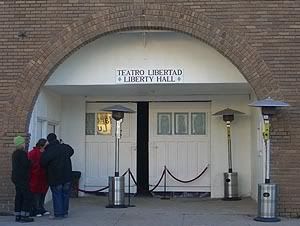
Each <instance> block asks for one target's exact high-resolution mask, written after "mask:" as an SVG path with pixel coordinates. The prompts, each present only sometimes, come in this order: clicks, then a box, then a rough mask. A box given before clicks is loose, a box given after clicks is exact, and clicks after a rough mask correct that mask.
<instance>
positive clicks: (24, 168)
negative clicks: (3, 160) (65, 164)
mask: <svg viewBox="0 0 300 226" xmlns="http://www.w3.org/2000/svg"><path fill="white" fill-rule="evenodd" d="M14 144H15V146H16V150H15V151H14V152H13V154H12V175H11V180H12V182H13V183H14V185H15V189H16V196H15V215H16V221H17V222H23V223H25V222H32V221H34V219H33V218H30V217H29V211H30V207H31V201H32V200H31V193H30V189H29V172H30V167H31V162H30V160H29V159H28V157H27V153H26V151H25V139H24V138H23V137H22V136H17V137H15V138H14Z"/></svg>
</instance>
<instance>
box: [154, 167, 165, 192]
mask: <svg viewBox="0 0 300 226" xmlns="http://www.w3.org/2000/svg"><path fill="white" fill-rule="evenodd" d="M165 174H166V168H165V169H164V171H163V173H162V175H161V177H160V179H159V181H158V183H157V184H156V185H155V186H154V188H152V189H151V190H150V192H153V191H154V190H155V189H156V188H157V187H158V185H159V184H160V182H161V180H162V179H163V177H164V175H165Z"/></svg>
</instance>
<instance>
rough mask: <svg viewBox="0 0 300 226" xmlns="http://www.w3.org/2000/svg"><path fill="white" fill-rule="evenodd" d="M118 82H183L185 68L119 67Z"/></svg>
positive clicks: (117, 71)
mask: <svg viewBox="0 0 300 226" xmlns="http://www.w3.org/2000/svg"><path fill="white" fill-rule="evenodd" d="M116 83H117V84H158V83H183V69H180V68H176V69H174V68H172V69H170V68H164V69H117V70H116Z"/></svg>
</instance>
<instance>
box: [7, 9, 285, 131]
mask: <svg viewBox="0 0 300 226" xmlns="http://www.w3.org/2000/svg"><path fill="white" fill-rule="evenodd" d="M140 29H154V30H160V29H163V30H171V31H177V32H181V33H185V34H188V35H190V36H193V37H195V38H197V39H199V40H201V41H204V42H205V43H207V44H209V45H210V46H212V47H213V48H215V49H216V50H218V51H219V52H220V53H221V54H222V55H224V56H225V57H226V58H228V59H229V60H230V61H231V62H232V63H233V64H234V65H235V66H236V67H237V68H238V69H239V70H240V72H241V73H242V74H243V75H244V77H245V78H246V80H247V81H248V82H249V83H250V85H251V87H252V88H253V89H254V92H255V93H256V95H257V97H258V98H262V97H265V96H267V95H272V96H273V97H274V96H275V97H276V96H277V97H278V96H279V97H281V96H282V95H280V91H279V88H278V85H277V84H276V82H275V81H274V79H273V77H272V74H271V72H270V70H269V69H268V66H267V65H266V64H265V63H264V61H263V59H262V58H261V57H260V56H259V55H258V53H257V52H256V50H255V48H253V47H251V46H250V45H249V44H248V43H247V41H246V39H245V38H244V37H242V36H240V35H238V34H235V33H234V31H232V30H228V29H226V28H225V27H224V26H222V24H219V23H217V22H215V21H213V20H211V19H209V18H208V17H206V16H204V15H201V14H200V13H197V12H195V11H193V10H191V9H186V8H178V7H175V6H172V7H170V6H166V5H165V6H163V5H147V4H146V5H134V6H123V7H117V8H110V9H108V10H106V11H102V12H100V13H98V14H95V15H92V16H88V17H86V18H85V19H83V20H80V21H77V22H75V23H73V24H71V25H69V26H68V27H66V28H65V29H64V30H62V31H61V32H60V33H59V34H55V35H54V37H53V38H52V39H51V40H49V41H48V42H47V43H46V44H45V45H44V46H43V47H42V48H41V49H40V50H39V51H38V52H37V53H36V54H35V56H34V57H33V59H32V60H31V61H30V62H29V63H28V64H27V66H26V68H25V69H24V73H23V76H22V78H21V79H20V80H19V82H18V87H19V88H21V90H18V91H17V90H16V91H15V93H14V94H13V96H14V98H13V103H12V104H13V106H14V109H13V111H10V112H8V114H7V115H9V116H10V118H15V117H16V116H18V117H20V116H21V122H22V123H20V124H19V125H18V126H20V127H19V128H18V130H19V131H23V130H24V131H26V129H27V127H28V123H29V117H28V114H27V112H31V111H32V108H33V105H34V103H35V99H36V97H37V95H38V93H39V89H40V88H41V87H42V86H43V85H44V83H45V82H46V81H47V79H48V78H49V77H50V76H51V74H52V72H53V71H54V69H56V68H57V67H58V65H59V64H61V63H62V62H63V61H64V59H66V58H67V57H68V56H70V55H71V54H72V53H73V52H75V51H76V50H78V49H79V48H80V47H82V46H84V45H86V44H87V43H89V42H91V41H93V40H95V39H97V38H99V37H101V36H104V35H107V34H109V33H113V32H118V31H128V30H140ZM26 87H31V89H26ZM11 110H12V109H11ZM8 121H9V122H10V123H13V124H14V123H15V122H14V121H13V120H8ZM11 126H13V127H16V125H8V126H7V128H9V127H11Z"/></svg>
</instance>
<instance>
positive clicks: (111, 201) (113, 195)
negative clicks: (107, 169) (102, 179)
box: [107, 176, 127, 208]
mask: <svg viewBox="0 0 300 226" xmlns="http://www.w3.org/2000/svg"><path fill="white" fill-rule="evenodd" d="M124 181H125V180H124V176H120V177H116V176H115V177H109V181H108V185H109V191H108V206H107V207H108V208H126V207H127V206H126V205H125V182H124Z"/></svg>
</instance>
